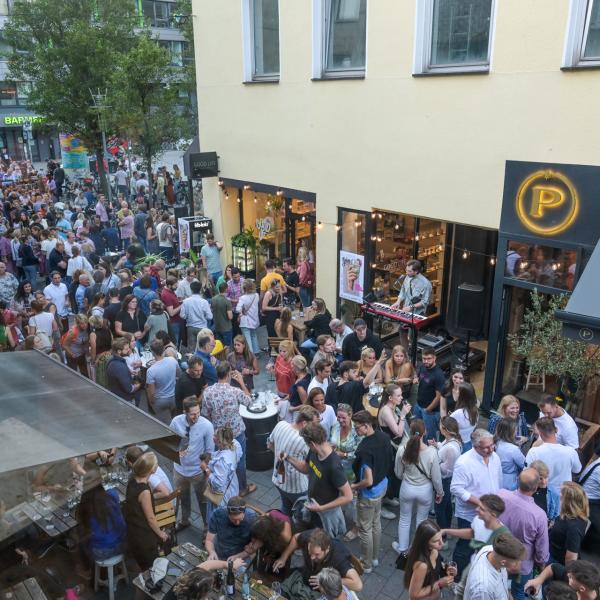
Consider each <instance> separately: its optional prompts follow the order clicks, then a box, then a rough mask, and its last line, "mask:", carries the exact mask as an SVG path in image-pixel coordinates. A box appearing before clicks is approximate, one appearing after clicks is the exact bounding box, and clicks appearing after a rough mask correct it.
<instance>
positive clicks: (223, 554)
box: [204, 496, 257, 560]
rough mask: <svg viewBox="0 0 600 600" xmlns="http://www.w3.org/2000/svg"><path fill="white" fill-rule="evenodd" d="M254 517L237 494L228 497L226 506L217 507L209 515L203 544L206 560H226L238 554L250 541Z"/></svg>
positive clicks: (254, 514) (255, 515)
mask: <svg viewBox="0 0 600 600" xmlns="http://www.w3.org/2000/svg"><path fill="white" fill-rule="evenodd" d="M256 518H257V514H256V513H255V512H254V511H253V510H252V509H250V508H246V502H245V501H244V499H243V498H240V497H239V496H233V498H230V499H229V501H228V502H227V508H217V509H216V510H215V511H214V512H213V513H212V515H211V517H210V521H209V523H208V535H207V536H206V542H205V544H204V546H205V548H206V550H207V552H208V560H227V559H228V558H229V557H230V556H234V555H235V554H239V553H240V552H241V551H242V550H243V549H244V547H245V546H246V545H247V544H248V543H249V542H250V527H251V526H252V523H254V521H255V520H256Z"/></svg>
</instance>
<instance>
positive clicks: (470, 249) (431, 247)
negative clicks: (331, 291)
mask: <svg viewBox="0 0 600 600" xmlns="http://www.w3.org/2000/svg"><path fill="white" fill-rule="evenodd" d="M336 229H337V231H338V248H339V252H338V284H337V292H338V293H337V296H338V306H337V312H338V314H340V315H341V318H343V319H344V320H345V321H346V322H347V323H352V321H353V320H354V319H355V318H356V317H358V316H361V315H363V316H364V314H365V307H366V306H367V305H371V306H375V305H378V306H379V305H383V306H385V305H387V306H389V305H391V304H393V303H394V302H395V301H396V299H397V297H398V292H399V290H400V287H401V285H402V282H403V281H404V277H405V275H406V266H407V262H408V261H409V260H411V259H415V258H416V259H418V260H419V261H420V262H421V264H422V273H423V275H424V276H425V277H426V278H427V279H428V280H429V282H430V283H431V286H432V291H431V298H430V301H429V305H428V308H427V312H426V315H425V316H426V319H427V323H426V326H425V327H423V328H422V329H420V330H419V334H418V348H423V347H425V346H426V345H427V344H431V345H432V346H433V347H434V349H435V350H436V352H439V354H438V359H439V362H440V364H441V365H442V366H443V367H444V368H446V369H450V368H452V367H453V366H456V365H457V364H460V365H462V366H463V367H464V368H469V369H476V368H477V367H478V366H479V367H480V366H482V365H483V361H484V360H485V350H486V340H487V337H488V330H489V327H490V304H491V297H492V283H493V274H494V270H495V262H496V259H495V251H496V244H497V232H496V231H494V230H489V229H484V228H480V227H472V226H468V225H462V224H459V223H450V222H446V221H441V220H439V219H432V218H430V217H423V216H417V215H408V214H402V213H392V212H387V211H381V210H377V209H374V210H373V211H370V212H366V211H355V210H350V209H344V208H340V209H338V224H337V225H336ZM464 290H468V293H466V292H465V291H464ZM472 290H475V291H474V292H473V291H472ZM474 296H475V297H474ZM475 301H476V302H477V304H478V306H480V307H481V311H479V312H478V313H477V314H474V313H473V312H472V311H469V306H470V305H471V304H473V303H474V302H475ZM368 312H369V311H368V310H367V314H368ZM371 316H372V315H371ZM371 321H372V322H371V324H372V327H373V329H374V330H375V332H376V333H377V334H379V335H380V336H381V337H382V338H383V339H384V340H386V341H387V342H388V344H394V343H399V339H400V338H399V334H400V333H401V328H402V327H403V325H404V324H403V322H402V321H399V320H395V319H394V318H372V319H371ZM396 340H398V341H396ZM467 341H468V343H469V345H470V348H469V350H468V352H469V357H468V358H467V355H466V353H467V345H466V344H467Z"/></svg>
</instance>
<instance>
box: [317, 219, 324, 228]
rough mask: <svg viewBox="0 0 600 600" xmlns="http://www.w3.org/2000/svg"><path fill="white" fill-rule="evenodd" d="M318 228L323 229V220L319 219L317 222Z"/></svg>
mask: <svg viewBox="0 0 600 600" xmlns="http://www.w3.org/2000/svg"><path fill="white" fill-rule="evenodd" d="M317 229H323V223H322V221H319V222H318V223H317Z"/></svg>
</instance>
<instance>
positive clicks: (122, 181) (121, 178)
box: [115, 165, 127, 198]
mask: <svg viewBox="0 0 600 600" xmlns="http://www.w3.org/2000/svg"><path fill="white" fill-rule="evenodd" d="M115 181H116V182H117V191H118V192H119V194H123V196H124V197H125V198H127V173H126V172H125V169H124V168H123V166H122V165H121V166H119V168H118V169H117V172H116V173H115Z"/></svg>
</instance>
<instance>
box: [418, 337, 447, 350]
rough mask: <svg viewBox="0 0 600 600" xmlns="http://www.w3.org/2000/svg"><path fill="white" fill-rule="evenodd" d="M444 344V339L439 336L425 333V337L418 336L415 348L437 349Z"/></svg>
mask: <svg viewBox="0 0 600 600" xmlns="http://www.w3.org/2000/svg"><path fill="white" fill-rule="evenodd" d="M445 343H446V338H445V337H444V336H441V335H433V333H426V334H425V335H420V336H419V339H418V340H417V346H418V347H419V348H433V349H434V350H435V349H436V348H439V347H440V346H443V345H444V344H445Z"/></svg>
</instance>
